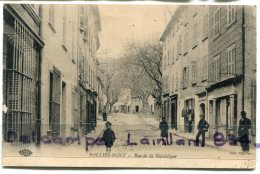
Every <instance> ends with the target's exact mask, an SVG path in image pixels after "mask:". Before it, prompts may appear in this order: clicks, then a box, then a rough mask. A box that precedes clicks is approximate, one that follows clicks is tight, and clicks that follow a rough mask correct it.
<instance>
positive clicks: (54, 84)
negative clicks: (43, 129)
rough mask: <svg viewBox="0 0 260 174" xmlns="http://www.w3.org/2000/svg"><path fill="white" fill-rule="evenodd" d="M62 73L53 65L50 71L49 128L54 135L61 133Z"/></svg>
mask: <svg viewBox="0 0 260 174" xmlns="http://www.w3.org/2000/svg"><path fill="white" fill-rule="evenodd" d="M60 84H61V73H60V71H59V70H58V69H57V68H55V67H53V70H52V71H51V72H50V106H49V130H50V131H51V133H52V135H53V136H59V135H60V94H61V89H60V88H61V86H60Z"/></svg>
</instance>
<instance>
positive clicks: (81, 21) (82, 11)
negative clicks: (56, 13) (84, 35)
mask: <svg viewBox="0 0 260 174" xmlns="http://www.w3.org/2000/svg"><path fill="white" fill-rule="evenodd" d="M84 27H85V8H84V6H83V5H81V6H80V8H79V28H80V29H81V30H84Z"/></svg>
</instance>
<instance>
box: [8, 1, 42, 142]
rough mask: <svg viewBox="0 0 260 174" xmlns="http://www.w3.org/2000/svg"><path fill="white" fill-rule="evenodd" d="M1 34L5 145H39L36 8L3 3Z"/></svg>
mask: <svg viewBox="0 0 260 174" xmlns="http://www.w3.org/2000/svg"><path fill="white" fill-rule="evenodd" d="M3 11H4V20H3V21H4V26H3V28H4V34H3V36H4V37H3V104H5V105H6V106H7V108H8V110H7V113H4V114H3V116H4V117H3V135H4V139H5V141H7V142H23V143H29V142H32V141H35V142H36V143H37V144H39V142H40V139H39V136H38V138H37V139H35V135H36V134H40V129H39V128H40V119H41V117H40V105H39V103H40V90H39V89H40V85H39V82H40V79H41V73H40V68H41V57H40V51H41V49H42V47H43V45H44V42H43V40H42V38H41V37H40V25H41V19H40V17H39V15H40V14H39V13H40V7H39V5H36V4H35V5H25V4H6V5H4V8H3Z"/></svg>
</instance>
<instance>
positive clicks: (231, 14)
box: [227, 5, 236, 25]
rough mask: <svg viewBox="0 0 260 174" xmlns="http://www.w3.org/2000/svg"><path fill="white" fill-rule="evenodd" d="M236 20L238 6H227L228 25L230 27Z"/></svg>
mask: <svg viewBox="0 0 260 174" xmlns="http://www.w3.org/2000/svg"><path fill="white" fill-rule="evenodd" d="M235 20H236V6H235V5H229V6H227V24H228V25H230V24H232V23H233V22H234V21H235Z"/></svg>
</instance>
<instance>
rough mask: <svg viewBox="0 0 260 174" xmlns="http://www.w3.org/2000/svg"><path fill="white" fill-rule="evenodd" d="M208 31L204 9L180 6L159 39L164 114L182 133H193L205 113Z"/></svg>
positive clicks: (172, 125) (206, 14)
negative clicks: (160, 43) (160, 45)
mask: <svg viewBox="0 0 260 174" xmlns="http://www.w3.org/2000/svg"><path fill="white" fill-rule="evenodd" d="M207 28H208V7H207V6H192V7H191V6H180V7H179V8H178V9H177V10H176V12H175V14H174V16H173V17H172V19H171V20H170V22H169V24H168V25H167V27H166V29H165V31H164V33H163V35H162V37H161V41H162V42H163V65H162V72H163V100H162V101H163V115H164V116H165V117H166V118H167V120H168V122H169V123H170V125H171V127H172V128H174V129H176V130H180V131H182V132H190V133H192V132H194V131H195V125H197V123H198V121H199V115H200V114H204V113H205V108H206V104H207V102H206V97H205V93H206V92H205V87H206V86H207V78H208V77H207V74H208V73H207V60H208V30H207ZM188 124H189V126H190V128H188Z"/></svg>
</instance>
